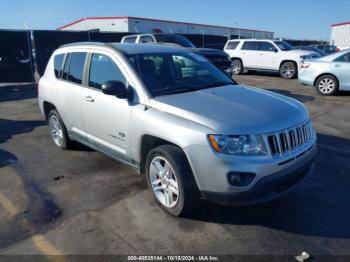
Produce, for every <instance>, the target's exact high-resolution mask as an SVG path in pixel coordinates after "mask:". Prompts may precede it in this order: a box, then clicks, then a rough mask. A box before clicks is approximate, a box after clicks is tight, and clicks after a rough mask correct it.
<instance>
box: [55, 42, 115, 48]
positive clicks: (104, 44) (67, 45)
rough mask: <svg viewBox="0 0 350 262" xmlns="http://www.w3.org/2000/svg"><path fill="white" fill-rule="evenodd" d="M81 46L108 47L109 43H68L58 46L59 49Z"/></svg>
mask: <svg viewBox="0 0 350 262" xmlns="http://www.w3.org/2000/svg"><path fill="white" fill-rule="evenodd" d="M81 45H95V46H110V45H111V44H110V43H105V42H89V41H86V42H75V43H69V44H63V45H60V46H59V48H61V47H70V46H81Z"/></svg>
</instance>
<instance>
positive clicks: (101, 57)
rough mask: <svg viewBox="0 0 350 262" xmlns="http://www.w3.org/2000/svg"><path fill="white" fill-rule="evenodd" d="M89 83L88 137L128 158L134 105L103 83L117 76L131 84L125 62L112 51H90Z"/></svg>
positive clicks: (85, 100)
mask: <svg viewBox="0 0 350 262" xmlns="http://www.w3.org/2000/svg"><path fill="white" fill-rule="evenodd" d="M89 60H90V64H89V69H88V70H87V71H89V73H88V76H87V83H86V87H85V88H84V89H83V95H82V97H83V104H82V111H83V123H84V132H85V135H86V137H87V139H88V141H89V142H90V143H91V144H93V145H95V146H96V147H98V148H99V149H100V150H102V151H104V152H105V153H108V154H110V155H113V156H115V157H118V158H121V159H124V160H126V161H128V158H127V148H128V141H129V123H130V112H131V108H132V106H131V105H129V101H128V100H127V99H119V98H117V97H115V96H111V95H106V94H104V93H103V92H102V84H103V83H105V82H107V81H111V80H117V81H121V82H123V83H125V84H126V85H127V80H126V77H125V76H124V73H123V72H122V70H121V64H120V63H119V62H118V60H117V59H116V58H115V57H114V56H113V55H111V54H109V53H108V52H103V51H99V52H98V53H92V54H90V59H89Z"/></svg>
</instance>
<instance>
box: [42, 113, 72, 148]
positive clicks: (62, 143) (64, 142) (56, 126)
mask: <svg viewBox="0 0 350 262" xmlns="http://www.w3.org/2000/svg"><path fill="white" fill-rule="evenodd" d="M47 122H48V124H49V129H50V134H51V138H52V141H53V142H54V144H55V145H56V146H57V147H59V148H61V149H69V148H70V147H71V145H72V142H71V140H70V139H69V137H68V134H67V130H66V127H65V125H64V123H63V121H62V119H61V117H60V115H59V114H58V112H57V111H56V110H51V111H50V113H49V117H48V118H47Z"/></svg>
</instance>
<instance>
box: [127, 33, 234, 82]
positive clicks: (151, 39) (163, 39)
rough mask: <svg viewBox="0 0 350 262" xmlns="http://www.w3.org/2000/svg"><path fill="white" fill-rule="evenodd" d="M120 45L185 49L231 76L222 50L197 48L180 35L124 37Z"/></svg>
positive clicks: (228, 63) (226, 56) (229, 63)
mask: <svg viewBox="0 0 350 262" xmlns="http://www.w3.org/2000/svg"><path fill="white" fill-rule="evenodd" d="M121 43H163V44H176V45H179V46H182V47H185V48H187V49H189V50H191V51H193V52H195V53H197V54H200V55H202V56H205V57H206V58H207V59H208V60H209V61H210V62H211V63H212V64H214V65H215V66H216V67H217V68H219V69H220V70H222V71H224V72H226V73H228V74H230V75H232V61H231V59H230V57H229V56H228V55H227V54H226V53H225V52H224V51H222V50H218V49H213V48H197V47H195V45H194V44H193V43H192V42H191V41H190V40H188V39H187V38H186V37H184V36H182V35H176V34H138V35H128V36H124V37H123V38H122V40H121Z"/></svg>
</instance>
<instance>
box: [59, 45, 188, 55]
mask: <svg viewBox="0 0 350 262" xmlns="http://www.w3.org/2000/svg"><path fill="white" fill-rule="evenodd" d="M87 46H106V47H112V48H115V49H116V50H118V51H121V52H123V53H125V54H128V55H132V54H147V53H163V52H164V53H167V52H186V51H187V50H186V49H185V48H183V47H178V46H175V45H160V44H149V43H147V44H128V43H123V44H121V43H102V42H77V43H71V44H66V45H63V46H60V48H64V47H87Z"/></svg>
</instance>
